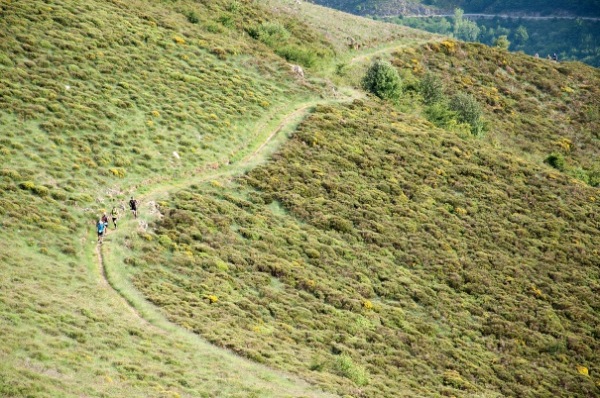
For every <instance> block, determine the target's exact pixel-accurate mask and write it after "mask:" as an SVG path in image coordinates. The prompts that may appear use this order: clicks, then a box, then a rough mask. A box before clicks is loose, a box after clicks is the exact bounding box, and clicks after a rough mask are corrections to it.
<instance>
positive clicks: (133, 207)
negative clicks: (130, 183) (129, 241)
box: [129, 196, 138, 218]
mask: <svg viewBox="0 0 600 398" xmlns="http://www.w3.org/2000/svg"><path fill="white" fill-rule="evenodd" d="M137 205H138V201H137V200H135V199H133V196H132V197H131V200H130V201H129V208H130V209H131V212H132V213H133V217H135V218H137Z"/></svg>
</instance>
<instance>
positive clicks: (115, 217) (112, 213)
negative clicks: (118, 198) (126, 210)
mask: <svg viewBox="0 0 600 398" xmlns="http://www.w3.org/2000/svg"><path fill="white" fill-rule="evenodd" d="M110 217H111V218H112V222H113V225H114V226H115V229H117V220H118V218H119V209H117V206H113V208H112V210H111V211H110Z"/></svg>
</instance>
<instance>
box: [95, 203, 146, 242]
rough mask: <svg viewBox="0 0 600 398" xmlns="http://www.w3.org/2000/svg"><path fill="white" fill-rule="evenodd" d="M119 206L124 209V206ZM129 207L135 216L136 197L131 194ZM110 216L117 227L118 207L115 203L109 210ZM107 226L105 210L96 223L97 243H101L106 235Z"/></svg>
mask: <svg viewBox="0 0 600 398" xmlns="http://www.w3.org/2000/svg"><path fill="white" fill-rule="evenodd" d="M120 208H121V209H123V210H125V207H124V206H123V205H121V206H120ZM129 209H130V210H131V213H132V214H133V217H134V218H137V216H138V201H137V200H136V199H134V198H133V196H132V197H131V200H130V201H129ZM110 217H111V218H112V222H113V225H114V227H115V229H117V220H118V219H119V208H118V207H117V206H116V205H115V206H113V208H112V210H111V212H110ZM107 228H108V216H107V215H106V212H105V213H104V214H102V217H100V219H99V220H98V222H97V223H96V231H97V232H98V243H102V238H104V235H106V229H107Z"/></svg>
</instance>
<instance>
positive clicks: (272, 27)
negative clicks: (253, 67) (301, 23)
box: [248, 22, 290, 46]
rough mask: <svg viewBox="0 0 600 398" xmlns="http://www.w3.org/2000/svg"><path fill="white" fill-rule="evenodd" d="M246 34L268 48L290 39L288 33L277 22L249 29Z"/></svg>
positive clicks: (264, 23)
mask: <svg viewBox="0 0 600 398" xmlns="http://www.w3.org/2000/svg"><path fill="white" fill-rule="evenodd" d="M248 34H249V35H250V36H251V37H252V38H254V39H256V40H259V41H261V42H263V43H265V44H266V45H268V46H275V45H277V44H280V43H283V42H285V41H286V40H287V39H289V37H290V32H289V31H288V30H287V29H286V28H285V26H283V25H282V24H281V23H279V22H263V23H261V24H260V25H258V26H256V27H251V28H249V29H248Z"/></svg>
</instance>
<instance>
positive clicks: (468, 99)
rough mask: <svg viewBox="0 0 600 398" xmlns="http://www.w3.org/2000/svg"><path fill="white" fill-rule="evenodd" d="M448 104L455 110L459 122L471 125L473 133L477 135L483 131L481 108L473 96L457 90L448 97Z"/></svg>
mask: <svg viewBox="0 0 600 398" xmlns="http://www.w3.org/2000/svg"><path fill="white" fill-rule="evenodd" d="M449 106H450V109H451V110H453V111H454V112H456V115H457V117H458V121H459V122H462V123H468V124H469V125H470V126H471V133H472V134H473V135H476V136H479V135H481V134H482V133H483V131H484V124H483V120H482V116H483V110H482V108H481V105H480V104H479V102H477V99H476V98H475V97H473V96H472V95H471V94H467V93H462V92H459V93H457V94H455V95H454V96H453V97H452V98H451V99H450V104H449Z"/></svg>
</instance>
